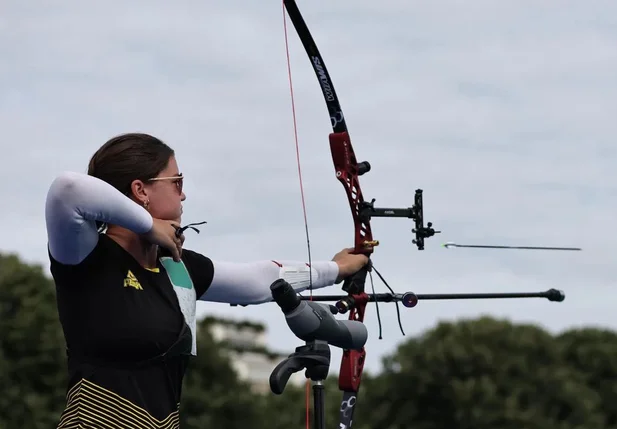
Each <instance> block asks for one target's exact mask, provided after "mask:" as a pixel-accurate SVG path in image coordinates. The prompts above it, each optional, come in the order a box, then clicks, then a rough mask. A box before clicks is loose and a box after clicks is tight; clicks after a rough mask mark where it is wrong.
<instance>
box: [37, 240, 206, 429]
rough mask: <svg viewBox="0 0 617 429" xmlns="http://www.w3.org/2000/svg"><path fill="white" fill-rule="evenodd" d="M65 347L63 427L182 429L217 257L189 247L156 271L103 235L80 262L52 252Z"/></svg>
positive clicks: (52, 266)
mask: <svg viewBox="0 0 617 429" xmlns="http://www.w3.org/2000/svg"><path fill="white" fill-rule="evenodd" d="M49 258H50V261H51V273H52V276H53V278H54V281H55V283H56V291H57V305H58V313H59V317H60V322H61V324H62V328H63V330H64V336H65V339H66V345H67V354H68V371H69V384H68V392H67V404H66V407H65V409H64V411H63V413H62V416H61V417H60V422H59V425H58V428H68V427H84V428H131V429H133V428H135V429H136V428H151V429H158V428H177V427H179V415H178V411H179V406H180V396H181V390H182V380H183V377H184V374H185V371H186V367H187V364H188V360H189V357H190V356H191V352H192V351H193V354H195V351H196V350H195V336H194V335H195V332H194V330H195V317H194V312H195V302H196V298H198V297H199V296H201V295H202V294H203V293H204V292H205V291H206V290H207V289H208V287H209V286H210V283H211V281H212V277H213V275H214V268H213V265H212V261H211V260H210V259H209V258H207V257H205V256H203V255H200V254H199V253H196V252H193V251H190V250H186V249H184V250H183V253H182V263H175V262H173V260H172V259H170V258H160V259H159V261H158V263H157V269H155V270H148V269H145V268H143V267H141V266H140V265H139V264H138V263H137V261H136V260H135V259H134V258H133V257H132V256H131V255H130V254H129V253H128V252H126V251H125V250H124V249H123V248H122V247H121V246H120V245H119V244H117V243H116V242H115V241H113V240H112V239H111V238H109V237H108V236H106V235H105V234H100V235H99V242H98V244H97V246H96V248H95V249H94V250H93V251H92V253H91V254H90V255H88V257H87V258H86V259H85V260H84V261H83V262H81V263H80V264H79V265H75V266H69V265H63V264H61V263H59V262H58V261H56V260H54V258H53V257H52V256H51V255H50V256H49Z"/></svg>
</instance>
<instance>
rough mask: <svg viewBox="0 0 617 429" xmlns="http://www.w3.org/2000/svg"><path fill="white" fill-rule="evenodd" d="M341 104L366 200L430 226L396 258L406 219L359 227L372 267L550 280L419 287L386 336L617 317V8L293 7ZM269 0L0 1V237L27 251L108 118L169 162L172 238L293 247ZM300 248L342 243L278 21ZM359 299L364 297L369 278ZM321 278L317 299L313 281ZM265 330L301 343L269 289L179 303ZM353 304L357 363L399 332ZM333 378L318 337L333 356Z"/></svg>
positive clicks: (297, 55)
mask: <svg viewBox="0 0 617 429" xmlns="http://www.w3.org/2000/svg"><path fill="white" fill-rule="evenodd" d="M299 6H300V9H301V11H302V12H303V14H304V16H305V19H306V21H307V23H308V25H309V27H310V29H311V31H312V33H313V35H314V37H315V39H316V41H317V44H318V46H319V48H320V50H321V52H322V54H323V56H324V59H325V61H326V64H327V66H328V68H329V70H330V73H331V76H332V78H333V81H334V84H335V88H336V90H337V92H338V94H339V97H340V99H341V103H342V105H343V109H344V112H345V115H346V117H347V122H348V127H349V130H350V133H351V135H352V138H353V142H354V147H355V150H356V154H357V155H358V157H359V158H360V159H361V160H364V159H366V160H369V161H370V162H371V164H372V167H373V170H372V171H371V173H370V174H368V175H366V176H363V177H362V188H363V191H364V193H365V196H366V197H367V198H376V199H377V202H376V203H377V205H378V206H379V205H381V206H386V207H388V206H390V207H407V206H409V205H411V204H412V203H413V194H414V190H415V189H416V188H422V189H424V190H425V215H426V218H427V220H430V221H433V222H434V224H435V226H436V227H438V229H441V230H442V231H443V233H442V234H441V236H439V237H437V238H432V239H430V240H428V241H427V246H426V250H425V251H423V252H419V251H417V250H416V248H415V246H414V245H412V243H411V239H412V235H411V232H410V229H411V227H412V225H411V223H410V221H409V220H402V219H394V220H390V219H375V220H374V221H373V223H372V225H373V231H374V235H375V238H376V239H379V240H380V241H381V245H380V247H379V248H377V250H376V253H375V256H374V263H375V266H376V267H377V268H378V269H379V270H380V271H381V273H382V274H383V275H384V276H385V278H386V279H387V280H388V281H389V283H390V284H391V286H392V287H393V288H395V289H396V290H398V291H407V290H411V291H415V292H418V293H428V292H472V291H478V292H490V291H492V292H505V291H541V290H546V289H549V288H552V287H556V288H560V289H563V290H565V292H566V293H567V298H566V301H565V302H563V303H561V304H556V303H551V302H548V301H546V300H503V301H457V302H428V301H427V302H422V303H421V304H420V305H419V306H418V307H417V308H415V309H413V310H404V312H403V323H404V326H405V329H406V332H407V334H408V335H410V334H411V335H413V334H418V333H420V332H422V331H424V330H426V329H427V328H430V327H432V326H434V325H435V324H436V323H437V322H438V321H440V320H453V319H458V318H462V317H476V316H478V315H480V314H490V315H494V316H497V317H507V318H510V319H512V320H515V321H520V322H533V323H537V324H541V325H542V326H544V327H546V328H548V329H551V330H552V331H555V332H558V331H561V330H563V329H567V328H570V327H573V326H576V325H596V326H607V327H610V328H617V316H612V315H611V310H612V309H613V308H614V306H615V302H617V290H616V288H615V286H616V284H615V279H616V278H617V264H615V256H614V250H613V245H612V244H613V242H614V241H615V239H616V236H617V226H615V220H616V219H617V216H616V215H617V185H616V182H617V180H616V179H617V173H615V172H613V170H612V168H614V167H615V165H616V164H617V144H616V143H615V136H616V135H617V120H615V118H616V117H617V3H615V2H614V1H608V0H607V1H591V0H589V1H585V2H582V1H577V2H575V1H559V2H557V1H548V0H545V1H538V0H535V1H513V0H512V1H506V0H502V1H499V2H494V1H479V0H476V1H472V2H462V1H431V2H418V1H409V0H406V1H399V0H384V1H382V2H375V1H366V0H353V1H352V0H339V1H337V2H332V1H325V0H314V1H310V2H309V1H301V2H300V3H299ZM282 22H283V14H282V8H281V4H280V2H278V1H271V2H264V1H259V2H256V1H249V0H235V1H226V2H196V1H188V0H179V1H175V2H165V1H161V0H150V1H135V2H121V1H118V0H110V1H106V2H78V1H75V0H67V1H64V2H53V3H50V2H45V1H41V0H32V1H28V2H24V1H17V0H8V1H4V2H3V6H2V13H1V17H0V56H1V57H2V61H1V62H0V129H2V139H1V143H0V144H1V145H2V153H3V158H2V160H3V163H2V164H3V168H2V170H3V174H2V180H0V198H1V199H2V201H3V202H4V203H3V207H4V210H3V211H2V214H1V215H0V216H1V222H0V237H1V239H0V251H4V252H17V253H19V254H20V255H21V256H22V257H23V258H24V259H25V260H27V261H29V262H35V263H42V264H43V265H44V266H45V267H47V265H48V262H47V259H46V250H45V244H46V241H45V226H44V219H43V206H44V200H45V194H46V191H47V188H48V186H49V184H50V182H51V180H52V179H53V178H54V176H55V175H57V174H58V173H59V172H61V171H62V170H74V171H81V172H85V170H86V166H87V162H88V159H89V157H90V156H91V155H92V153H93V152H94V151H95V150H96V149H97V148H98V147H99V146H100V145H101V144H102V143H103V142H105V141H106V140H107V139H108V138H110V137H111V136H113V135H116V134H119V133H123V132H127V131H141V132H148V133H151V134H154V135H156V136H158V137H160V138H162V139H164V140H165V141H166V142H168V143H169V144H171V145H172V146H173V147H174V148H175V150H176V151H177V154H178V159H179V164H180V168H181V170H182V171H183V172H184V174H185V175H186V177H187V181H186V193H187V195H188V199H187V201H186V204H185V221H187V222H189V221H201V220H207V221H208V224H207V226H205V227H204V228H203V229H202V233H201V234H199V235H197V234H189V235H188V239H187V243H186V247H189V248H192V249H195V250H198V251H201V252H203V253H205V254H206V255H208V256H210V257H212V258H213V259H225V260H232V261H253V260H260V259H271V258H278V259H295V260H306V257H307V250H306V239H305V235H304V220H303V216H302V208H301V199H300V188H299V184H298V176H297V170H296V159H295V156H296V155H295V144H294V138H293V122H292V116H291V107H290V97H289V86H288V78H287V65H286V54H285V43H284V33H283V24H282ZM288 24H289V27H288V30H289V40H290V51H291V63H292V73H293V81H294V89H295V96H296V109H297V118H298V133H299V139H300V151H301V161H302V168H303V176H304V177H303V178H304V188H305V192H306V199H307V201H306V204H307V210H308V222H309V228H310V233H311V245H312V257H313V259H314V260H319V259H321V260H323V259H330V258H331V257H332V256H333V255H334V254H335V253H336V252H337V251H338V250H340V249H341V248H343V247H347V246H351V245H352V242H353V225H352V222H351V216H350V213H349V207H348V203H347V201H346V199H345V195H344V192H343V188H342V186H341V185H340V184H339V183H338V181H337V180H336V179H335V177H334V175H333V168H332V160H331V158H330V152H329V147H328V133H329V132H330V131H331V129H330V123H329V120H328V115H327V113H326V110H325V105H324V101H323V98H322V95H321V92H320V89H319V86H318V83H317V80H316V78H315V76H314V74H313V70H312V68H311V67H310V64H309V62H308V59H307V57H306V54H305V52H304V50H303V48H302V46H301V44H300V43H299V40H298V38H297V36H296V33H295V31H294V29H293V27H292V26H291V23H290V22H288ZM446 241H455V242H459V243H485V244H512V245H553V246H580V247H582V248H583V249H584V250H583V252H529V251H528V252H515V251H499V250H466V249H455V250H446V249H444V248H442V247H440V244H441V243H443V242H446ZM375 287H376V289H377V290H378V291H383V290H385V288H384V286H383V285H382V284H381V283H379V282H378V280H377V281H376V285H375ZM336 292H338V286H336V287H333V288H330V289H327V290H325V291H324V292H323V293H336ZM199 311H200V313H201V314H217V315H224V316H227V317H233V318H238V319H240V318H249V319H254V320H259V321H262V322H264V323H266V324H267V326H268V329H269V332H270V334H269V335H270V337H269V344H270V346H271V347H272V348H275V349H278V350H283V351H289V350H292V349H293V348H294V347H295V346H297V345H299V344H300V342H299V341H298V340H297V339H296V338H295V337H294V336H293V335H292V334H291V333H290V332H289V331H288V329H287V327H286V326H285V325H284V319H283V316H282V314H281V313H280V311H279V310H278V307H276V305H274V304H267V305H262V306H256V307H252V308H230V307H229V306H226V305H222V304H205V303H200V304H199ZM380 314H381V319H382V323H383V330H384V339H383V340H381V341H380V340H378V339H377V337H378V331H377V323H376V312H375V308H374V306H371V307H370V310H369V311H368V312H367V315H366V323H367V325H369V329H370V336H371V338H370V340H369V342H368V345H367V349H368V363H367V368H369V369H371V370H377V369H378V368H379V367H380V359H381V357H382V356H383V355H384V354H387V353H391V352H392V351H393V350H394V349H395V347H396V346H397V344H399V343H400V341H402V340H404V338H403V337H402V336H401V334H400V332H399V330H398V324H397V320H396V312H395V311H394V307H393V306H391V305H390V306H389V305H385V304H384V305H381V306H380ZM333 356H334V357H333V362H335V363H334V364H333V367H332V370H333V371H338V359H339V358H340V353H339V351H338V350H334V351H333Z"/></svg>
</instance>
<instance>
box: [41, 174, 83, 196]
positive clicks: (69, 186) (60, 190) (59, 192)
mask: <svg viewBox="0 0 617 429" xmlns="http://www.w3.org/2000/svg"><path fill="white" fill-rule="evenodd" d="M78 177H79V174H78V173H74V172H72V171H64V172H62V173H60V174H59V175H58V176H56V178H55V179H54V180H53V181H52V182H51V185H50V186H49V191H48V193H47V196H48V197H49V198H64V197H66V196H68V195H70V194H71V193H74V192H75V190H76V189H77V188H78V184H79V179H78Z"/></svg>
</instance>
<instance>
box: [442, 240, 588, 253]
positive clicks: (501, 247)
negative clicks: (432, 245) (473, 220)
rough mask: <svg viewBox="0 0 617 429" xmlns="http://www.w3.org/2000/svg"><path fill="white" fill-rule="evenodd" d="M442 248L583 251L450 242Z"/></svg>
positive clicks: (577, 248) (573, 248)
mask: <svg viewBox="0 0 617 429" xmlns="http://www.w3.org/2000/svg"><path fill="white" fill-rule="evenodd" d="M442 246H443V247H445V248H446V249H449V248H451V247H470V248H474V249H518V250H572V251H579V250H583V249H581V248H580V247H547V246H497V245H488V244H457V243H454V242H452V241H449V242H447V243H444V244H442Z"/></svg>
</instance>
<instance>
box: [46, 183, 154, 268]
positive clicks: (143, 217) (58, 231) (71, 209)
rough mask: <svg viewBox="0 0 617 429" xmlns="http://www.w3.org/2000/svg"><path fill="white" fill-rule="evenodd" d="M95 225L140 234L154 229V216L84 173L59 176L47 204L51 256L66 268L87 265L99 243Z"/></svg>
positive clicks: (50, 191)
mask: <svg viewBox="0 0 617 429" xmlns="http://www.w3.org/2000/svg"><path fill="white" fill-rule="evenodd" d="M95 221H100V222H105V223H109V224H113V225H118V226H122V227H124V228H127V229H129V230H131V231H134V232H136V233H138V234H141V233H145V232H148V231H150V229H151V228H152V216H150V213H148V211H147V210H146V209H144V208H143V207H141V206H139V205H138V204H135V202H134V201H133V200H131V199H130V198H128V197H127V196H126V195H123V194H122V193H121V192H120V191H118V190H117V189H116V188H114V187H113V186H111V185H110V184H108V183H107V182H104V181H103V180H100V179H97V178H96V177H92V176H89V175H87V174H81V173H73V172H65V173H62V174H61V175H59V176H58V177H57V178H56V179H55V180H54V181H53V182H52V184H51V186H50V188H49V191H48V193H47V200H46V202H45V222H46V224H47V238H48V241H49V243H48V246H49V253H50V254H51V256H52V257H53V258H54V259H56V260H57V261H58V262H61V263H63V264H70V265H75V264H79V263H80V262H81V261H83V260H84V259H85V258H86V256H88V255H89V254H90V252H92V250H93V249H94V247H95V246H96V244H97V242H98V232H97V227H96V224H95Z"/></svg>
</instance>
